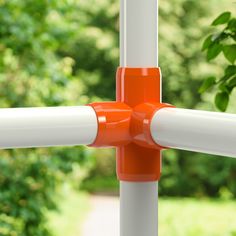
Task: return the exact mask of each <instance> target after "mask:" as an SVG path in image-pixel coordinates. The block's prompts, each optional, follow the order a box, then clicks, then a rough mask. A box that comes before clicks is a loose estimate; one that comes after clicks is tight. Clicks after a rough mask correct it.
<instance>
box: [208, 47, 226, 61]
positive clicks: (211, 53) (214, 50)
mask: <svg viewBox="0 0 236 236" xmlns="http://www.w3.org/2000/svg"><path fill="white" fill-rule="evenodd" d="M221 51H222V45H221V44H219V43H214V44H212V45H211V46H210V47H209V48H208V50H207V60H208V61H210V60H212V59H214V58H216V57H217V56H218V55H219V54H220V53H221Z"/></svg>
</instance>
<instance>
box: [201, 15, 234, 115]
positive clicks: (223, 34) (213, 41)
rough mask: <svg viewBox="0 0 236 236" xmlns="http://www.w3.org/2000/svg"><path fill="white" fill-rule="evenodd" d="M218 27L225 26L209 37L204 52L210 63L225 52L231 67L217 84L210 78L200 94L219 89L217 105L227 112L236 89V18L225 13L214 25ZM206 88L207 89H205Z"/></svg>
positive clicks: (227, 68) (203, 47)
mask: <svg viewBox="0 0 236 236" xmlns="http://www.w3.org/2000/svg"><path fill="white" fill-rule="evenodd" d="M218 25H224V28H223V29H221V30H220V31H219V30H218V32H217V33H214V34H211V35H209V36H208V37H207V38H206V39H205V41H204V43H203V46H202V50H203V51H206V53H207V60H208V61H211V60H213V59H215V58H217V57H218V56H219V55H220V54H221V52H223V55H224V58H225V59H226V63H228V64H229V65H228V66H227V67H226V69H225V73H224V75H223V76H222V77H221V78H219V79H218V80H216V82H215V83H210V82H209V78H208V79H206V80H205V81H204V82H203V84H202V87H201V88H200V89H199V92H200V93H204V92H205V91H206V90H207V89H209V88H213V87H217V90H218V92H217V94H216V96H215V105H216V107H217V108H218V109H219V110H220V111H225V110H226V109H227V106H228V103H229V97H230V95H231V93H232V91H233V89H234V88H235V87H236V84H235V82H234V79H235V75H236V70H235V68H236V67H235V61H236V18H235V17H232V14H231V13H230V12H224V13H222V14H221V15H220V16H218V17H217V18H216V19H215V20H214V21H213V23H212V26H214V27H216V26H218ZM207 85H209V86H207ZM205 87H207V89H203V88H205Z"/></svg>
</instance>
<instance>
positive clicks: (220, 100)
mask: <svg viewBox="0 0 236 236" xmlns="http://www.w3.org/2000/svg"><path fill="white" fill-rule="evenodd" d="M228 104H229V94H228V93H226V92H220V93H217V95H216V97H215V105H216V107H217V108H218V109H219V110H220V111H226V109H227V106H228Z"/></svg>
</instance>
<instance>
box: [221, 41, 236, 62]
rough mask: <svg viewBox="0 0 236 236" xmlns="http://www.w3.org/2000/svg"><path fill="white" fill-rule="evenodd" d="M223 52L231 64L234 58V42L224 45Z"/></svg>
mask: <svg viewBox="0 0 236 236" xmlns="http://www.w3.org/2000/svg"><path fill="white" fill-rule="evenodd" d="M223 53H224V56H225V58H226V59H227V60H228V61H229V62H230V63H232V64H234V62H235V60H236V44H232V45H226V46H224V47H223Z"/></svg>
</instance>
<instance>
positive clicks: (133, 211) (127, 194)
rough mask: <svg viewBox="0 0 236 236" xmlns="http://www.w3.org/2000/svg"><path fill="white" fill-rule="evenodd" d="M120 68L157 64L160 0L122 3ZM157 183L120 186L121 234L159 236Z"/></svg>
mask: <svg viewBox="0 0 236 236" xmlns="http://www.w3.org/2000/svg"><path fill="white" fill-rule="evenodd" d="M120 1H121V7H120V66H121V67H136V68H137V67H156V66H157V65H158V56H157V55H158V37H157V33H158V0H120ZM157 191H158V189H157V182H142V183H137V182H124V181H122V182H121V183H120V235H121V236H157V235H158V193H157Z"/></svg>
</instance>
